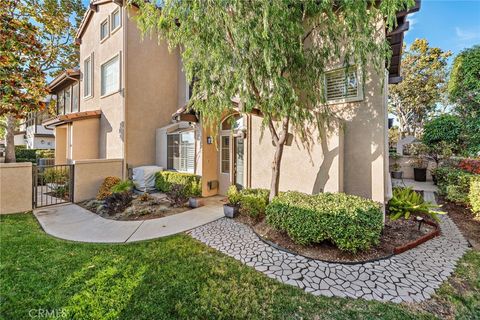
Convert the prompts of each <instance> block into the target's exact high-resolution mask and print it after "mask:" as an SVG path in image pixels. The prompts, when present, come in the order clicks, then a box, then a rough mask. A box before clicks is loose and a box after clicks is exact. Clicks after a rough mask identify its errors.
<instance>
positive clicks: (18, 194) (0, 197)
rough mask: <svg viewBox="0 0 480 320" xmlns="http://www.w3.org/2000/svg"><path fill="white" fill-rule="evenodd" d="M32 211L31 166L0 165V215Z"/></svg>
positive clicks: (29, 164) (17, 164)
mask: <svg viewBox="0 0 480 320" xmlns="http://www.w3.org/2000/svg"><path fill="white" fill-rule="evenodd" d="M29 210H32V164H31V163H30V162H21V163H0V214H7V213H16V212H25V211H29Z"/></svg>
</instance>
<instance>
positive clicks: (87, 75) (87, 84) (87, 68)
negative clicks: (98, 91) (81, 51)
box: [83, 55, 93, 98]
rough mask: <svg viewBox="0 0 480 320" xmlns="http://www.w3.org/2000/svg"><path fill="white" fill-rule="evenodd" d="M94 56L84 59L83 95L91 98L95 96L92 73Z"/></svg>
mask: <svg viewBox="0 0 480 320" xmlns="http://www.w3.org/2000/svg"><path fill="white" fill-rule="evenodd" d="M92 56H93V55H91V56H90V57H88V58H87V59H85V60H84V61H83V97H84V98H89V97H92V96H93V88H92V83H93V81H92V75H93V60H92Z"/></svg>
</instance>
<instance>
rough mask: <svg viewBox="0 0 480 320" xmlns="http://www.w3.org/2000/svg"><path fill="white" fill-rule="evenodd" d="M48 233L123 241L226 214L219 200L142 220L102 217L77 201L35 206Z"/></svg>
mask: <svg viewBox="0 0 480 320" xmlns="http://www.w3.org/2000/svg"><path fill="white" fill-rule="evenodd" d="M33 213H34V215H35V217H36V218H37V219H38V221H39V222H40V225H41V226H42V228H43V230H45V232H46V233H48V234H50V235H52V236H54V237H57V238H61V239H65V240H72V241H80V242H101V243H124V242H134V241H141V240H148V239H155V238H160V237H166V236H169V235H172V234H176V233H180V232H184V231H187V230H190V229H193V228H196V227H199V226H201V225H204V224H206V223H209V222H212V221H214V220H217V219H218V218H221V217H223V208H222V206H221V205H219V204H208V205H206V206H204V207H200V208H196V209H192V210H189V211H185V212H182V213H179V214H176V215H172V216H168V217H164V218H158V219H151V220H143V221H117V220H110V219H105V218H102V217H100V216H98V215H96V214H94V213H92V212H90V211H88V210H86V209H84V208H82V207H80V206H78V205H76V204H71V203H70V204H62V205H57V206H52V207H44V208H39V209H36V210H34V212H33Z"/></svg>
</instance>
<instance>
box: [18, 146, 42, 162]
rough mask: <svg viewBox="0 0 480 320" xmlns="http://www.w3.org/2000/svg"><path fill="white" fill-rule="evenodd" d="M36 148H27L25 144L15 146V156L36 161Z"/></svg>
mask: <svg viewBox="0 0 480 320" xmlns="http://www.w3.org/2000/svg"><path fill="white" fill-rule="evenodd" d="M36 152H37V149H27V148H26V147H25V146H15V158H17V159H29V161H32V160H33V161H36V159H37V154H36Z"/></svg>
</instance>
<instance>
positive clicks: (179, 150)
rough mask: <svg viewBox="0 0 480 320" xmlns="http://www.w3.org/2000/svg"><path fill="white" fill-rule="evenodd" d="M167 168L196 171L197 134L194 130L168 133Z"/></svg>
mask: <svg viewBox="0 0 480 320" xmlns="http://www.w3.org/2000/svg"><path fill="white" fill-rule="evenodd" d="M167 169H170V170H176V171H181V172H189V173H194V171H195V135H194V132H193V131H192V130H189V131H184V132H179V133H171V134H168V135H167Z"/></svg>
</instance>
